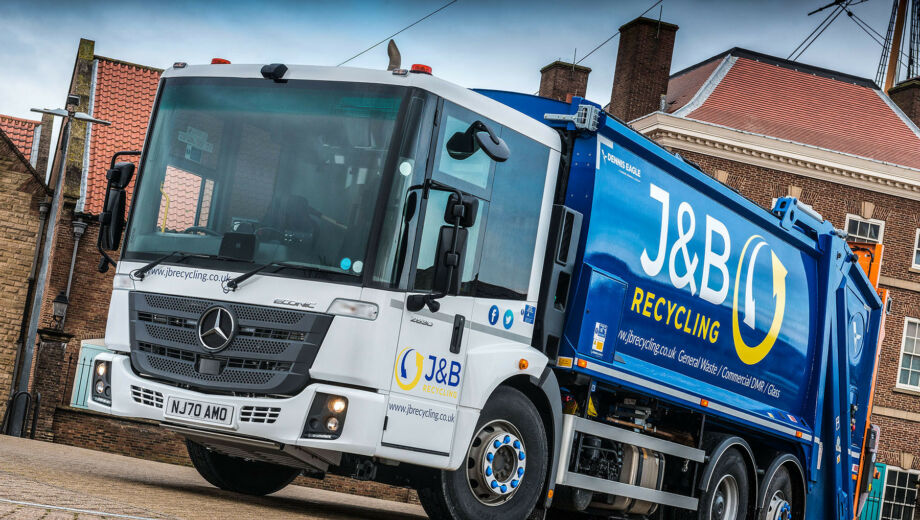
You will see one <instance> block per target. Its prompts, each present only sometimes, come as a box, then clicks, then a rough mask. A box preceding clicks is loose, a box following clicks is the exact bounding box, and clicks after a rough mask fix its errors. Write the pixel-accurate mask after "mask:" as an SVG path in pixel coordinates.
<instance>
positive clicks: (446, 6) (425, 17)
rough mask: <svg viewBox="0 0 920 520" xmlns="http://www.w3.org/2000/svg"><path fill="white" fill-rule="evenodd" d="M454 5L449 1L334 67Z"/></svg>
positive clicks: (455, 1)
mask: <svg viewBox="0 0 920 520" xmlns="http://www.w3.org/2000/svg"><path fill="white" fill-rule="evenodd" d="M455 3H457V0H451V1H450V2H447V3H446V4H444V5H442V6H441V7H439V8H437V9H435V10H434V11H431V12H430V13H428V14H426V15H425V16H423V17H421V18H419V19H418V20H416V21H414V22H412V23H410V24H409V25H407V26H405V27H403V28H402V29H400V30H398V31H396V32H395V33H393V34H391V35H389V36H387V37H386V38H384V39H382V40H380V41H379V42H377V43H375V44H373V45H371V46H370V47H368V48H366V49H364V50H363V51H361V52H359V53H358V54H355V55H354V56H352V57H351V58H348V59H347V60H345V61H343V62H342V63H339V64H338V65H336V67H341V66H342V65H345V64H346V63H348V62H349V61H351V60H353V59H355V58H357V57H358V56H360V55H362V54H364V53H365V52H367V51H369V50H371V49H373V48H374V47H376V46H378V45H380V44H381V43H383V42H385V41H388V40H389V39H390V38H392V37H394V36H396V35H397V34H399V33H401V32H403V31H405V30H406V29H410V28H412V27H413V26H415V25H418V24H419V23H421V22H423V21H424V20H426V19H428V18H430V17H432V16H434V15H436V14H438V13H439V12H441V11H443V10H444V9H447V8H448V7H450V6H451V5H453V4H455Z"/></svg>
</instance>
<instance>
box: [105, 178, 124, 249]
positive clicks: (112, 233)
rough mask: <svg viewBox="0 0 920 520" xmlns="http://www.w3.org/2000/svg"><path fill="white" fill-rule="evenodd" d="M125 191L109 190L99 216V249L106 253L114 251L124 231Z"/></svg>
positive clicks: (118, 189) (119, 189)
mask: <svg viewBox="0 0 920 520" xmlns="http://www.w3.org/2000/svg"><path fill="white" fill-rule="evenodd" d="M125 198H126V195H125V190H124V189H121V188H111V189H109V194H108V196H107V197H106V204H105V208H104V210H103V212H102V213H100V214H99V247H101V248H102V249H104V250H106V251H115V250H116V249H118V244H119V242H121V234H122V232H123V231H124V229H125Z"/></svg>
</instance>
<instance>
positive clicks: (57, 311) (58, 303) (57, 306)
mask: <svg viewBox="0 0 920 520" xmlns="http://www.w3.org/2000/svg"><path fill="white" fill-rule="evenodd" d="M68 305H70V300H68V299H67V295H66V294H64V291H61V292H60V293H58V295H57V296H55V297H54V299H53V300H51V321H52V324H53V326H55V327H56V328H59V329H60V328H63V326H64V317H65V316H67V306H68Z"/></svg>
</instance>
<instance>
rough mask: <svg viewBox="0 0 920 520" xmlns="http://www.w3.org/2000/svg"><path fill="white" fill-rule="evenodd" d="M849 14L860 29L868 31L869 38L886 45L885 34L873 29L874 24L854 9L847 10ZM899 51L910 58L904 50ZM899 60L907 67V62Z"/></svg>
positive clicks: (883, 45)
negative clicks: (859, 15) (857, 14)
mask: <svg viewBox="0 0 920 520" xmlns="http://www.w3.org/2000/svg"><path fill="white" fill-rule="evenodd" d="M847 16H849V17H850V20H852V21H853V23H855V24H856V26H857V27H859V28H860V29H862V30H863V32H864V33H866V34H867V35H869V38H872V40H873V41H874V42H875V43H877V44H879V45H881V46H882V47H885V42H884V41H883V40H884V36H882V35H881V34H879V32H878V31H876V30H875V29H873V28H872V26H871V25H869V24H868V23H866V21H865V20H863V19H862V18H860V17H858V16H856V14H855V13H853V12H852V11H847ZM870 31H871V32H870ZM872 33H875V34H874V35H873V34H872ZM876 36H878V38H876ZM898 52H899V54H900V55H901V56H904V57H905V58H907V59H908V60H910V56H908V55H907V54H905V53H904V51H898ZM898 61H899V62H901V65H904V66H905V67H907V63H904V60H902V59H898Z"/></svg>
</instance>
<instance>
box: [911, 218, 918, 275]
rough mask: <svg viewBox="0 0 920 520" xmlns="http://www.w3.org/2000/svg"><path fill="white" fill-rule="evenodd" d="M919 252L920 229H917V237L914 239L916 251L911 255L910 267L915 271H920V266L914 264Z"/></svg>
mask: <svg viewBox="0 0 920 520" xmlns="http://www.w3.org/2000/svg"><path fill="white" fill-rule="evenodd" d="M917 251H920V228H918V229H917V236H916V238H914V249H913V250H912V251H911V255H910V266H911V267H912V268H914V269H920V264H917V263H914V259H916V258H917Z"/></svg>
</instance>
